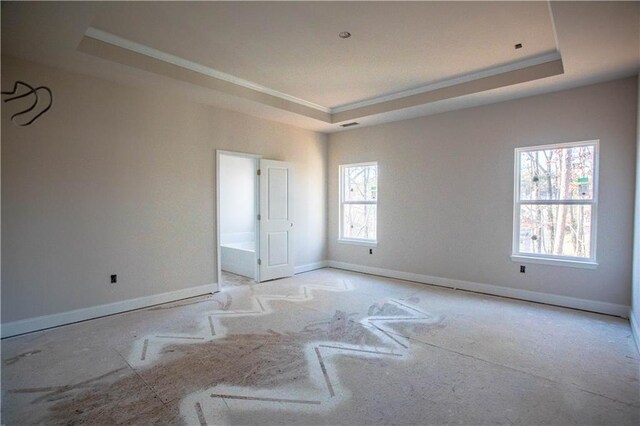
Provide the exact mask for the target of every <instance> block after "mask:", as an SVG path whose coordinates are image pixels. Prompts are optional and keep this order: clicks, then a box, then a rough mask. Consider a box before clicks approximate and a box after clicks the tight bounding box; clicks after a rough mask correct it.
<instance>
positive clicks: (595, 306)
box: [329, 260, 629, 318]
mask: <svg viewBox="0 0 640 426" xmlns="http://www.w3.org/2000/svg"><path fill="white" fill-rule="evenodd" d="M329 267H330V268H336V269H344V270H347V271H353V272H363V273H365V274H372V275H380V276H382V277H387V278H396V279H400V280H406V281H415V282H418V283H423V284H432V285H437V286H440V287H448V288H453V289H461V290H468V291H474V292H477V293H484V294H490V295H493V296H504V297H510V298H513V299H520V300H526V301H529V302H538V303H546V304H548V305H555V306H562V307H565V308H573V309H581V310H584V311H591V312H598V313H601V314H607V315H615V316H619V317H623V318H627V317H628V316H629V306H625V305H617V304H615V303H608V302H599V301H597V300H588V299H579V298H576V297H568V296H560V295H557V294H549V293H540V292H536V291H530V290H521V289H516V288H509V287H502V286H497V285H492V284H482V283H475V282H471V281H461V280H454V279H450V278H441V277H433V276H429V275H421V274H414V273H411V272H402V271H394V270H391V269H383V268H376V267H372V266H364V265H354V264H351V263H345V262H338V261H335V260H330V261H329Z"/></svg>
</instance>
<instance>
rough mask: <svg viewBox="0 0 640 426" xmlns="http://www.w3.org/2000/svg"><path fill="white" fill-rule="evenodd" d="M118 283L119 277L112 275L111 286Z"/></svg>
mask: <svg viewBox="0 0 640 426" xmlns="http://www.w3.org/2000/svg"><path fill="white" fill-rule="evenodd" d="M117 282H118V276H117V275H115V274H113V275H111V284H115V283H117Z"/></svg>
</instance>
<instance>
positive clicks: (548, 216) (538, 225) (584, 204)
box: [511, 141, 598, 268]
mask: <svg viewBox="0 0 640 426" xmlns="http://www.w3.org/2000/svg"><path fill="white" fill-rule="evenodd" d="M597 207H598V141H588V142H575V143H563V144H557V145H543V146H535V147H530V148H518V149H516V155H515V201H514V226H513V228H514V233H513V255H512V256H511V257H512V259H514V260H527V261H530V262H537V263H549V264H556V265H557V264H565V265H567V266H576V267H591V268H594V267H595V266H596V265H597V264H596V212H597Z"/></svg>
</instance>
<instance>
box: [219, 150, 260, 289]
mask: <svg viewBox="0 0 640 426" xmlns="http://www.w3.org/2000/svg"><path fill="white" fill-rule="evenodd" d="M222 155H227V156H234V157H244V158H251V159H253V162H254V165H255V170H256V172H255V173H254V174H253V181H254V185H255V199H254V200H253V218H254V221H255V234H256V235H255V245H256V250H255V262H254V271H255V273H254V281H255V282H260V268H258V256H259V249H258V248H259V247H260V221H259V220H258V213H259V209H260V206H259V202H260V181H259V180H258V179H259V177H258V172H257V171H258V168H259V167H260V159H261V158H262V155H259V154H250V153H247V152H236V151H225V150H222V149H216V172H215V175H216V208H215V210H216V276H217V279H216V286H217V289H216V291H220V290H221V282H222V262H221V261H222V254H221V248H220V156H222Z"/></svg>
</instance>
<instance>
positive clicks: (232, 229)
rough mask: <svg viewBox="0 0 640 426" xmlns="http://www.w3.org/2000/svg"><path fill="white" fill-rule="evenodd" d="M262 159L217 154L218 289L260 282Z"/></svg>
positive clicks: (233, 154) (245, 155) (223, 152)
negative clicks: (260, 175) (260, 171)
mask: <svg viewBox="0 0 640 426" xmlns="http://www.w3.org/2000/svg"><path fill="white" fill-rule="evenodd" d="M258 161H259V157H258V156H256V155H251V154H242V153H235V152H225V151H218V154H217V165H218V167H217V169H218V180H217V181H218V204H217V205H218V283H219V287H222V288H224V287H235V286H242V285H251V284H254V283H256V282H257V281H258V268H257V266H258V256H257V250H256V248H257V247H258V235H257V232H258V223H257V214H258V212H257V210H258V182H257V170H258Z"/></svg>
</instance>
